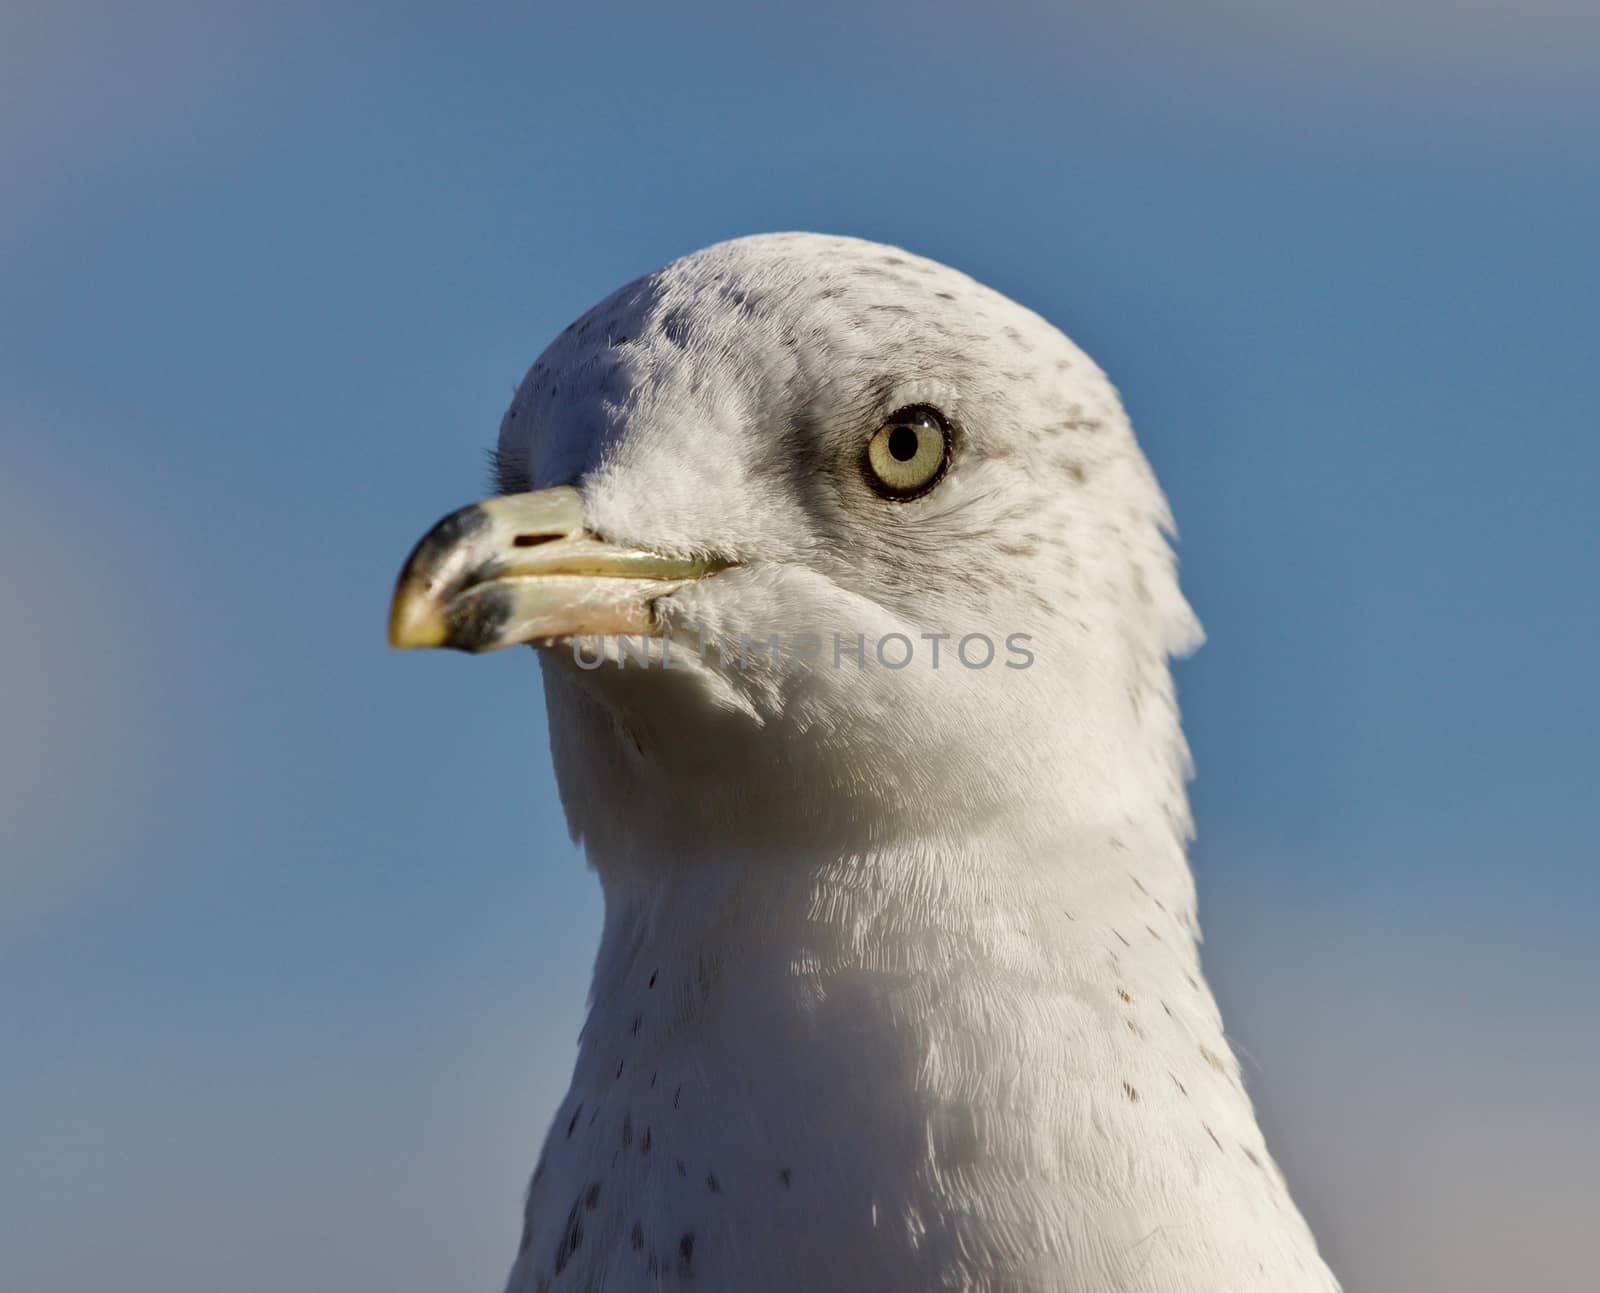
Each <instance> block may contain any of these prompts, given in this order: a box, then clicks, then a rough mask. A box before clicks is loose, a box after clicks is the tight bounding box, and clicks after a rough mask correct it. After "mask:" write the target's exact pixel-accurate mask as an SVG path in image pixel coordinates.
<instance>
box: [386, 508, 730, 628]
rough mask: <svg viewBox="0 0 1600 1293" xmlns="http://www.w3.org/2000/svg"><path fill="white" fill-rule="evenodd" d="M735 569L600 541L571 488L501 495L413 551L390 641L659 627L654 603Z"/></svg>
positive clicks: (460, 515)
mask: <svg viewBox="0 0 1600 1293" xmlns="http://www.w3.org/2000/svg"><path fill="white" fill-rule="evenodd" d="M726 565H727V563H726V562H719V561H712V560H703V561H701V560H684V559H680V558H676V557H664V556H662V555H660V554H659V553H654V552H647V551H644V550H642V549H639V548H628V547H622V546H620V545H618V544H614V543H607V542H605V541H604V540H602V539H597V538H595V537H594V535H592V534H590V533H589V532H588V531H586V530H585V529H584V528H583V496H582V495H581V494H579V493H578V491H577V490H575V489H572V488H570V487H569V486H565V485H563V486H560V487H558V488H556V489H541V490H536V491H534V492H533V493H531V494H511V495H508V496H506V497H503V498H491V499H488V500H486V501H484V502H482V503H473V504H472V505H471V506H469V507H463V508H462V509H461V510H460V511H458V512H452V513H450V515H449V516H447V517H445V518H444V520H442V521H440V522H439V523H438V524H437V525H435V526H434V527H433V529H431V530H429V531H428V532H427V533H426V534H425V535H423V536H422V539H421V541H420V542H419V543H418V544H417V546H416V547H415V548H414V549H412V552H411V556H410V557H409V558H407V560H406V564H405V566H404V568H402V569H401V571H400V579H399V581H398V582H397V583H396V585H395V590H394V602H393V604H392V605H391V607H390V609H389V645H390V646H397V647H454V648H455V649H456V650H458V651H472V652H478V651H493V650H495V649H496V648H497V647H503V646H513V645H515V644H516V643H519V642H539V641H546V642H547V641H551V640H554V639H557V638H570V637H578V636H586V635H591V634H603V633H613V634H614V633H649V632H651V631H652V628H653V620H654V615H653V612H652V609H651V607H652V603H653V602H654V601H655V599H656V598H658V597H662V596H665V595H666V594H667V593H670V592H674V591H676V590H677V589H679V588H681V587H683V585H684V584H686V583H689V582H690V581H692V580H695V579H701V578H704V577H705V576H706V575H709V574H713V573H715V572H716V571H718V570H721V569H723V568H724V567H725V566H726Z"/></svg>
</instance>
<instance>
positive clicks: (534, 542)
mask: <svg viewBox="0 0 1600 1293" xmlns="http://www.w3.org/2000/svg"><path fill="white" fill-rule="evenodd" d="M560 537H561V536H560V535H559V534H519V535H517V537H516V538H514V539H512V540H511V546H512V547H513V548H537V547H538V546H539V545H540V544H541V543H554V542H555V541H556V540H557V539H559V538H560Z"/></svg>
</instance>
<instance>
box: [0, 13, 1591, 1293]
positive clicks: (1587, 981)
mask: <svg viewBox="0 0 1600 1293" xmlns="http://www.w3.org/2000/svg"><path fill="white" fill-rule="evenodd" d="M1597 57H1600V13H1597V11H1596V10H1595V9H1594V7H1593V6H1592V5H1589V4H1582V3H1579V2H1578V0H1532V3H1528V4H1523V5H1519V6H1517V8H1516V10H1515V13H1514V14H1513V13H1512V12H1511V8H1510V6H1506V5H1497V4H1489V3H1486V2H1474V3H1453V4H1446V3H1444V0H1400V2H1399V3H1397V4H1389V5H1379V4H1377V3H1376V2H1375V0H1360V2H1358V3H1354V4H1342V5H1339V6H1337V7H1335V6H1333V5H1332V4H1328V3H1323V4H1315V5H1312V4H1298V5H1297V4H1289V5H1282V4H1275V5H1267V4H1265V3H1255V2H1252V0H1225V2H1223V3H1218V4H1185V5H1178V4H1175V3H1156V2H1154V0H1150V2H1148V3H1140V4H1133V5H1127V4H1124V5H1116V6H1113V5H1109V4H1107V5H1100V4H1089V5H1078V6H1043V5H1034V4H1022V3H1010V4H1001V5H999V6H994V7H990V8H989V9H987V10H985V11H980V8H979V7H978V6H974V5H967V6H957V5H953V4H948V3H936V4H929V5H923V6H918V7H911V6H906V5H897V4H891V5H879V6H873V7H871V9H870V12H869V13H867V14H866V15H862V14H859V13H857V12H856V7H855V6H853V5H844V4H828V3H824V4H813V5H808V6H805V7H803V8H802V7H799V6H794V7H790V8H788V9H786V10H785V11H784V12H778V11H776V10H775V9H769V8H757V7H752V6H732V5H725V6H719V5H677V6H670V7H665V8H663V7H645V6H639V7H617V6H604V5H596V6H564V7H562V8H560V9H556V8H553V7H547V6H523V7H520V8H516V9H512V8H509V7H497V6H479V7H473V8H471V9H467V10H463V11H461V12H456V13H450V12H448V11H447V10H446V8H445V7H444V6H436V7H431V8H430V7H424V6H416V5H395V6H389V7H386V8H385V9H384V10H383V11H382V14H381V16H380V15H379V14H378V13H377V11H375V10H367V9H363V8H361V7H358V6H352V5H345V4H323V5H316V6H312V5H302V4H286V5H279V6H247V5H243V4H218V3H211V4H198V3H188V2H187V0H183V2H177V3H173V2H163V0H155V2H154V3H152V4H148V5H143V6H139V7H137V8H136V9H135V8H132V7H128V6H115V5H106V4H95V3H90V4H76V5H72V4H52V5H48V6H47V5H42V4H36V3H32V2H31V0H28V2H25V3H22V4H20V5H15V4H14V5H8V6H7V7H6V12H5V14H4V16H3V17H0V150H3V157H4V174H5V176H6V181H5V200H4V202H3V203H0V595H3V596H4V600H5V604H6V605H7V606H8V608H9V612H8V615H7V631H6V633H5V634H4V635H0V1020H3V1021H4V1026H5V1037H6V1041H5V1043H4V1047H3V1053H4V1058H3V1060H0V1253H3V1254H4V1258H3V1262H4V1266H5V1268H6V1272H5V1283H6V1284H7V1286H9V1287H17V1288H28V1289H30V1290H40V1291H45V1290H72V1291H73V1293H85V1291H87V1290H93V1289H98V1288H113V1287H114V1288H116V1289H118V1290H133V1291H134V1293H138V1291H141V1290H147V1289H148V1290H166V1291H170V1290H195V1291H196V1293H201V1291H203V1290H212V1289H217V1288H223V1287H227V1288H230V1289H239V1290H253V1289H262V1290H266V1289H279V1288H285V1287H292V1288H306V1289H317V1288H330V1289H331V1288H369V1287H372V1288H376V1287H380V1286H381V1287H386V1288H390V1289H396V1290H403V1291H410V1290H417V1291H419V1293H420V1291H422V1290H432V1289H437V1288H440V1287H453V1288H484V1289H488V1288H493V1287H496V1286H497V1281H498V1280H499V1279H500V1278H501V1277H502V1275H503V1273H504V1270H505V1268H506V1266H507V1265H508V1262H509V1258H510V1256H511V1251H512V1247H513V1245H514V1243H515V1238H516V1212H517V1206H518V1199H519V1197H520V1193H521V1190H522V1187H523V1184H524V1182H525V1179H526V1175H527V1172H528V1171H529V1169H530V1168H531V1165H532V1162H533V1158H534V1154H535V1152H536V1149H537V1144H538V1141H539V1138H540V1136H541V1135H542V1132H543V1128H544V1122H545V1119H546V1118H547V1116H548V1114H549V1111H550V1109H551V1107H552V1106H553V1104H554V1102H555V1099H556V1098H557V1096H558V1095H559V1093H560V1091H561V1090H562V1089H563V1087H564V1083H565V1077H566V1069H567V1066H568V1065H569V1064H570V1060H571V1057H572V1055H573V1042H574V1039H575V1036H576V1031H577V1027H578V1023H579V1020H580V1018H581V1010H582V1000H583V993H584V988H585V983H586V972H587V966H588V962H589V958H590V956H591V954H592V947H593V942H594V938H595V935H596V932H597V928H598V919H599V902H598V895H597V893H596V892H595V886H594V884H593V880H592V877H590V876H589V875H588V874H587V873H586V872H585V871H584V869H583V867H582V863H581V860H580V859H579V858H578V857H577V856H576V855H575V854H574V852H573V850H572V849H571V848H570V847H569V846H568V845H567V843H566V837H565V833H564V829H563V827H562V825H561V821H560V812H559V807H558V805H557V804H556V801H555V796H554V789H553V785H552V782H551V776H550V770H549V764H548V758H547V754H546V748H545V735H544V728H543V714H542V710H541V705H540V698H539V692H538V685H537V669H536V666H535V664H534V662H533V660H532V659H531V658H530V657H529V655H528V653H526V652H504V653H501V654H500V655H498V656H495V657H490V658H485V659H482V660H472V661H469V660H467V659H465V658H458V657H454V656H449V657H446V656H443V655H440V656H438V657H429V656H418V655H410V654H408V655H404V656H402V655H398V654H393V653H390V652H388V651H386V649H385V648H384V646H383V619H384V611H385V606H386V601H387V597H388V593H389V588H390V582H391V580H392V578H393V575H394V572H395V570H396V568H397V566H398V563H399V561H400V559H401V558H402V557H403V556H404V554H405V552H406V550H407V548H408V547H409V545H410V543H411V541H412V540H413V539H414V538H415V537H416V535H417V533H419V532H420V529H421V528H422V527H423V526H425V525H426V524H428V523H429V522H430V521H431V520H433V519H434V518H435V517H436V516H437V515H438V514H440V513H442V512H443V511H445V510H448V509H449V508H451V507H453V506H455V505H457V504H458V503H461V502H464V501H466V500H468V499H471V498H473V497H475V496H477V495H478V494H479V493H480V492H481V490H482V488H483V486H484V479H485V470H484V462H483V451H484V449H485V448H486V447H487V446H488V445H489V444H490V443H491V441H492V439H493V435H494V430H495V427H496V424H497V422H498V418H499V414H500V412H501V410H502V408H503V406H504V404H505V403H506V401H507V398H508V397H509V394H510V391H511V389H512V386H513V385H514V384H515V382H516V381H517V379H518V378H519V377H520V376H521V373H522V372H523V370H524V369H525V368H526V366H527V365H528V363H529V362H531V360H532V359H533V358H534V356H535V355H536V354H537V353H538V351H539V350H540V349H541V348H542V347H543V345H544V344H545V342H546V341H547V340H548V339H549V338H550V337H551V336H553V335H554V334H555V333H556V332H557V331H558V330H559V329H560V328H561V327H562V326H564V325H565V324H566V322H568V321H569V320H570V319H571V318H572V317H574V316H575V315H576V314H577V313H579V312H581V311H582V310H583V309H584V308H586V307H587V306H588V305H589V304H590V303H592V302H593V301H594V300H596V299H598V298H599V297H600V296H602V295H604V294H605V293H607V292H609V291H610V290H611V289H612V288H613V287H615V286H617V285H619V284H620V283H621V282H623V281H624V280H626V279H628V278H630V277H632V276H634V275H636V274H638V273H640V272H643V271H646V270H648V269H651V268H653V267H655V266H656V265H658V264H660V263H662V262H664V261H665V260H668V259H670V258H671V257H673V256H675V255H678V254H681V253H683V252H686V251H690V250H692V249H694V248H696V247H698V246H701V245H704V244H705V243H708V242H711V241H714V240H716V239H719V238H723V237H728V236H732V235H736V234H740V233H748V232H755V231H759V230H767V229H779V228H811V229H821V230H827V231H834V232H843V233H851V234H858V235H862V236H866V237H872V238H879V239H883V240H885V241H890V242H895V243H898V244H901V245H904V246H907V247H909V248H911V249H913V250H915V251H918V252H920V253H923V254H926V255H930V256H933V257H935V258H937V259H941V260H945V261H948V262H950V263H952V264H954V265H956V266H958V267H960V268H962V269H965V270H967V271H968V272H970V273H972V274H974V275H976V276H977V277H979V278H981V279H984V280H985V281H987V282H989V283H991V284H992V285H994V286H996V287H998V288H1000V289H1001V290H1003V291H1006V292H1008V293H1009V294H1011V295H1013V296H1015V297H1017V298H1018V299H1020V300H1022V301H1023V302H1025V303H1026V304H1028V305H1030V306H1032V307H1034V308H1036V309H1038V310H1039V311H1041V312H1042V313H1044V314H1045V315H1046V316H1048V317H1050V318H1051V319H1052V320H1054V321H1055V322H1057V323H1058V324H1060V325H1061V326H1062V327H1063V328H1064V329H1065V330H1066V331H1067V332H1068V333H1069V334H1071V335H1072V336H1073V337H1074V338H1075V339H1076V340H1077V341H1079V342H1080V343H1081V344H1082V345H1084V346H1085V348H1086V349H1088V350H1089V351H1090V352H1091V353H1092V354H1093V355H1095V357H1096V358H1097V359H1098V360H1099V361H1100V362H1101V363H1102V364H1103V365H1104V366H1105V367H1106V368H1107V369H1108V370H1109V371H1110V372H1111V374H1112V376H1113V378H1114V379H1115V380H1116V381H1117V383H1118V384H1119V386H1120V387H1121V389H1122V391H1123V394H1124V397H1125V399H1126V402H1127V404H1128V406H1129V408H1130V410H1131V412H1132V414H1133V417H1134V423H1135V426H1136V428H1137V429H1138V430H1139V433H1140V436H1141V439H1142V440H1143V442H1144V444H1145V446H1146V449H1147V451H1148V453H1149V455H1150V457H1151V458H1152V460H1153V461H1154V463H1155V465H1156V468H1157V471H1158V472H1159V474H1160V475H1161V478H1162V480H1163V482H1164V484H1165V486H1166V488H1167V490H1168V493H1169V495H1170V497H1171V499H1172V502H1173V505H1174V508H1175V510H1176V512H1177V515H1178V518H1179V523H1180V527H1181V529H1182V535H1183V543H1182V548H1181V554H1182V559H1183V570H1184V579H1185V585H1186V588H1187V590H1188V592H1189V594H1190V598H1191V600H1192V601H1193V602H1194V603H1195V605H1196V607H1197V609H1198V611H1199V613H1200V615H1201V617H1202V619H1203V620H1204V622H1205V624H1206V627H1207V630H1208V633H1209V637H1210V640H1209V643H1208V645H1207V646H1206V647H1205V648H1204V649H1203V650H1202V651H1201V652H1200V653H1199V655H1197V656H1196V657H1195V658H1194V659H1193V660H1191V661H1189V662H1186V663H1185V664H1183V665H1182V666H1181V668H1180V672H1179V681H1180V687H1181V691H1182V697H1183V701H1184V707H1185V712H1186V716H1187V720H1188V728H1189V733H1190V737H1191V741H1192V744H1193V745H1194V748H1195V753H1196V759H1197V762H1198V766H1199V777H1198V780H1197V781H1196V783H1195V785H1194V788H1193V789H1194V798H1195V805H1196V811H1197V816H1198V821H1199V829H1200V838H1199V840H1198V842H1197V845H1196V849H1195V858H1196V863H1197V867H1198V869H1199V873H1200V881H1201V888H1202V913H1203V917H1204V920H1205V923H1206V927H1207V934H1208V938H1207V944H1206V959H1207V964H1208V967H1209V969H1210V972H1211V974H1212V976H1213V978H1214V980H1215V981H1216V983H1217V986H1218V990H1219V994H1220V995H1221V997H1222V999H1223V1003H1224V1007H1225V1010H1226V1011H1227V1014H1228V1017H1229V1020H1230V1023H1231V1026H1232V1031H1233V1034H1234V1035H1235V1037H1236V1038H1237V1040H1238V1041H1239V1042H1240V1043H1241V1044H1242V1045H1243V1047H1244V1048H1245V1051H1246V1053H1247V1054H1248V1056H1249V1060H1248V1061H1247V1063H1248V1066H1249V1068H1250V1071H1251V1073H1252V1075H1253V1078H1252V1081H1253V1084H1254V1088H1255V1090H1256V1091H1257V1093H1258V1098H1259V1100H1260V1103H1261V1105H1262V1108H1263V1110H1264V1114H1265V1117H1266V1119H1267V1121H1268V1124H1269V1135H1270V1139H1271V1141H1272V1143H1273V1145H1274V1148H1275V1149H1276V1151H1277V1152H1278V1153H1279V1155H1280V1157H1281V1158H1282V1159H1283V1160H1284V1162H1285V1165H1286V1167H1287V1169H1288V1171H1289V1173H1290V1176H1291V1179H1292V1181H1293V1182H1294V1184H1295V1187H1296V1192H1297V1196H1298V1197H1299V1198H1300V1199H1301V1200H1302V1202H1303V1203H1304V1205H1305V1207H1306V1209H1307V1211H1308V1213H1309V1214H1310V1215H1311V1217H1312V1219H1313V1221H1314V1223H1315V1224H1316V1226H1317V1228H1318V1230H1319V1233H1320V1234H1321V1235H1322V1238H1323V1243H1324V1246H1325V1247H1326V1248H1327V1249H1328V1250H1329V1252H1330V1253H1331V1255H1332V1257H1333V1260H1334V1262H1335V1265H1336V1267H1337V1268H1338V1269H1339V1270H1340V1272H1341V1273H1342V1274H1343V1275H1344V1277H1345V1279H1346V1282H1347V1284H1348V1286H1349V1287H1350V1288H1352V1289H1353V1290H1354V1289H1361V1290H1387V1289H1395V1290H1410V1289H1420V1288H1436V1287H1437V1288H1443V1287H1449V1288H1453V1289H1458V1290H1464V1291H1468V1293H1471V1291H1473V1290H1479V1289H1481V1290H1486V1291H1487V1290H1501V1289H1504V1288H1507V1287H1517V1288H1519V1289H1529V1290H1542V1289H1552V1290H1554V1289H1566V1288H1571V1287H1575V1286H1576V1285H1577V1283H1579V1282H1580V1280H1579V1277H1578V1276H1577V1275H1575V1274H1574V1271H1575V1270H1577V1269H1580V1266H1579V1264H1580V1263H1582V1264H1583V1265H1582V1267H1581V1268H1582V1269H1587V1266H1588V1264H1589V1263H1590V1262H1592V1257H1591V1256H1590V1243H1589V1235H1590V1231H1591V1228H1592V1218H1593V1215H1594V1213H1595V1210H1596V1207H1597V1206H1600V1186H1597V1184H1596V1178H1595V1175H1594V1172H1593V1164H1594V1162H1595V1161H1597V1159H1600V1102H1597V1100H1596V1098H1595V1096H1594V1094H1593V1093H1594V1091H1595V1090H1597V1089H1600V987H1597V984H1600V940H1597V939H1596V938H1595V937H1594V935H1593V923H1594V919H1595V915H1596V912H1597V908H1600V875H1597V872H1600V868H1597V866H1596V863H1597V862H1600V857H1597V849H1596V845H1595V840H1596V838H1597V837H1600V799H1597V796H1596V795H1595V793H1594V786H1595V781H1596V773H1597V771H1600V750H1597V739H1596V719H1597V716H1600V682H1597V678H1596V672H1595V668H1594V664H1593V659H1594V655H1595V641H1596V636H1597V633H1600V599H1597V597H1596V594H1595V591H1594V590H1595V588H1596V587H1597V584H1600V580H1597V575H1600V569H1597V567H1600V560H1597V557H1596V548H1597V546H1600V545H1597V539H1600V535H1597V522H1596V502H1595V500H1596V497H1597V486H1600V417H1597V415H1596V412H1595V409H1596V401H1595V397H1594V374H1595V372H1596V363H1595V345H1596V342H1597V338H1600V255H1597V253H1596V247H1595V236H1594V229H1595V228H1597V227H1600V156H1597V153H1596V150H1595V147H1594V140H1595V139H1596V137H1597V134H1600V89H1597V88H1596V85H1595V82H1594V78H1593V75H1592V71H1593V67H1594V66H1595V64H1596V59H1597Z"/></svg>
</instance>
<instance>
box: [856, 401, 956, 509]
mask: <svg viewBox="0 0 1600 1293" xmlns="http://www.w3.org/2000/svg"><path fill="white" fill-rule="evenodd" d="M949 464H950V430H949V428H948V427H946V426H945V422H944V418H942V417H941V416H940V415H939V411H938V410H937V409H931V408H929V407H928V406H927V405H926V404H914V405H912V406H911V407H910V408H904V409H901V410H900V411H899V412H898V413H893V414H891V415H890V416H889V420H888V421H887V422H885V423H884V424H883V425H882V426H881V427H879V428H878V430H877V433H876V434H875V435H874V436H873V437H872V439H871V440H869V441H868V442H867V478H868V479H869V480H870V481H871V482H872V484H873V487H874V488H875V489H877V491H878V492H879V493H880V494H883V495H884V496H885V497H887V498H895V499H908V498H915V497H917V495H919V494H925V493H927V492H928V491H929V490H930V489H932V488H933V487H934V486H935V485H937V484H938V483H939V478H940V477H941V476H943V475H944V471H945V468H946V467H947V466H949Z"/></svg>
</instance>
